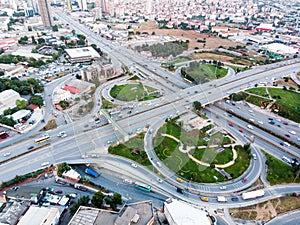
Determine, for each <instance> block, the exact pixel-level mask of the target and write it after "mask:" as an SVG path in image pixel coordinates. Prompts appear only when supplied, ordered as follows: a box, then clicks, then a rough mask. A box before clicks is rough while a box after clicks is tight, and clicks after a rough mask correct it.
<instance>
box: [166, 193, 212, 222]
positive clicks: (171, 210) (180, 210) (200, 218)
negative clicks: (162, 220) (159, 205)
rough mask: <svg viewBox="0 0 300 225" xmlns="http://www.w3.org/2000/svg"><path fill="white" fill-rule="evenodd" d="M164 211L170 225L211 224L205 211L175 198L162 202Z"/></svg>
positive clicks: (210, 219)
mask: <svg viewBox="0 0 300 225" xmlns="http://www.w3.org/2000/svg"><path fill="white" fill-rule="evenodd" d="M164 212H165V216H166V219H167V220H168V222H169V224H170V225H199V224H201V225H212V224H214V222H213V221H212V218H211V217H210V216H209V214H208V213H207V212H205V211H204V210H201V209H199V208H196V207H195V206H192V205H189V204H187V203H184V202H181V201H179V200H176V199H168V200H167V201H165V203H164Z"/></svg>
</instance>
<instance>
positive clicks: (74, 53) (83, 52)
mask: <svg viewBox="0 0 300 225" xmlns="http://www.w3.org/2000/svg"><path fill="white" fill-rule="evenodd" d="M65 51H66V53H67V54H68V55H69V56H70V57H71V58H80V57H92V58H100V55H99V53H98V52H97V51H96V50H95V49H94V48H92V47H84V48H68V49H65Z"/></svg>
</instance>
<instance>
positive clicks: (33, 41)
mask: <svg viewBox="0 0 300 225" xmlns="http://www.w3.org/2000/svg"><path fill="white" fill-rule="evenodd" d="M31 42H32V44H35V45H36V44H37V42H36V40H35V38H34V36H31Z"/></svg>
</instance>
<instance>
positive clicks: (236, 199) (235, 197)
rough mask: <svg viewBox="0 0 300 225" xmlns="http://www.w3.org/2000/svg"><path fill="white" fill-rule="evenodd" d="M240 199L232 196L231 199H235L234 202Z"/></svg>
mask: <svg viewBox="0 0 300 225" xmlns="http://www.w3.org/2000/svg"><path fill="white" fill-rule="evenodd" d="M238 200H239V198H238V197H232V198H231V201H233V202H237V201H238Z"/></svg>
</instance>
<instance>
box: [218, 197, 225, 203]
mask: <svg viewBox="0 0 300 225" xmlns="http://www.w3.org/2000/svg"><path fill="white" fill-rule="evenodd" d="M217 200H218V202H227V198H226V197H224V196H218V197H217Z"/></svg>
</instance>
